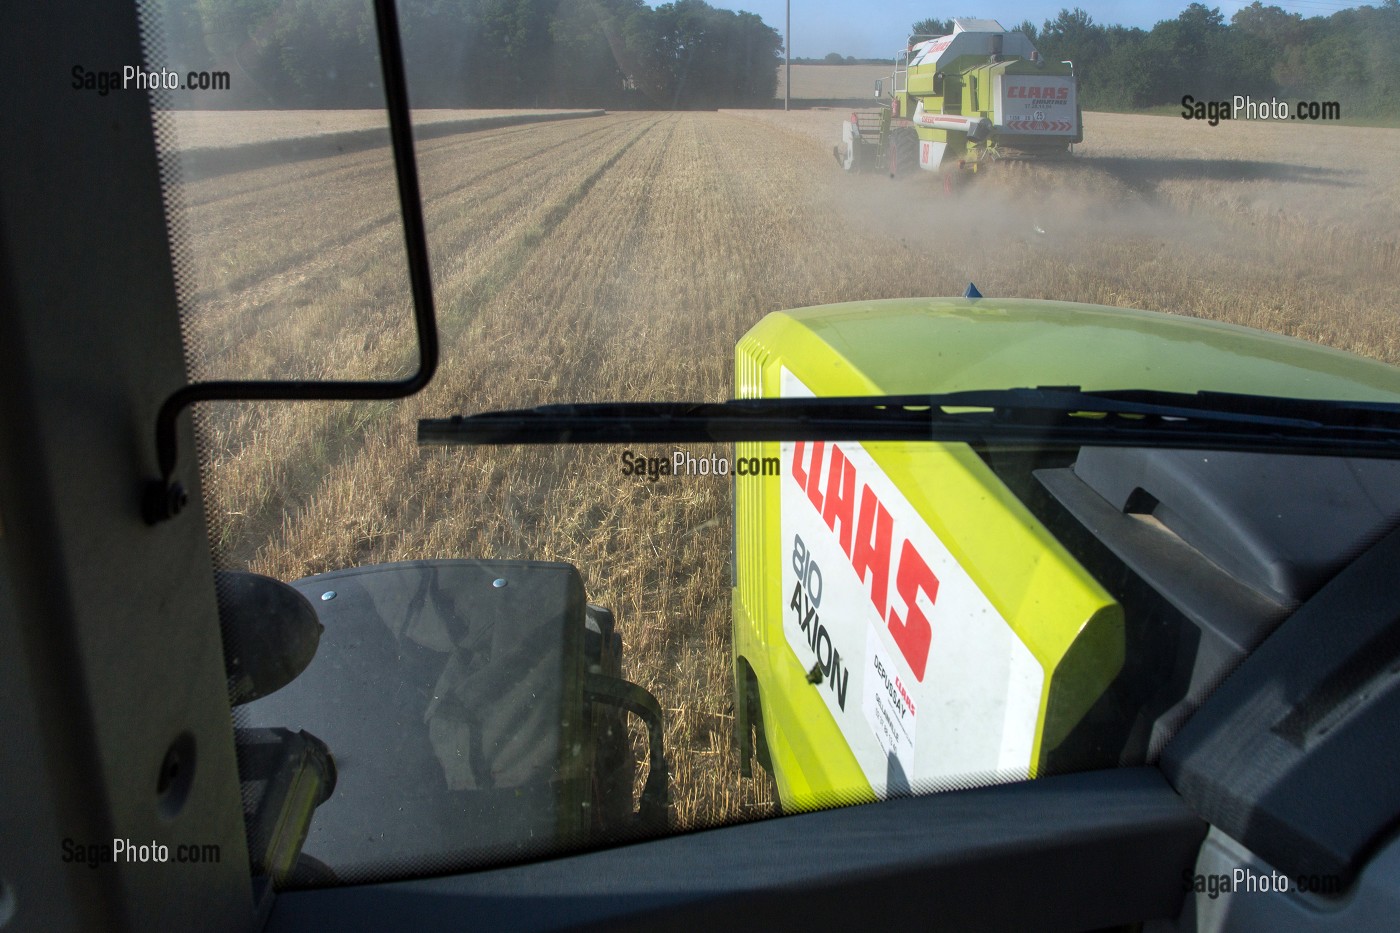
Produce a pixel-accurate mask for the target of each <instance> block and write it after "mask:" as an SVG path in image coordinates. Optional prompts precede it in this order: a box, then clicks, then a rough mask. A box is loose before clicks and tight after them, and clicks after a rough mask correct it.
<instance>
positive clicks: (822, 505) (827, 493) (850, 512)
mask: <svg viewBox="0 0 1400 933" xmlns="http://www.w3.org/2000/svg"><path fill="white" fill-rule="evenodd" d="M791 474H792V478H793V480H794V481H795V482H796V483H797V485H798V486H799V487H800V488H801V489H802V490H803V492H805V493H806V495H807V500H808V501H809V502H811V503H812V507H813V508H815V509H816V511H817V514H818V515H819V516H820V517H821V519H822V522H823V523H824V524H825V525H826V527H827V528H828V530H830V531H831V532H832V534H833V535H835V537H836V541H837V543H838V544H839V545H840V547H841V552H842V553H843V554H845V555H846V559H847V560H848V561H850V563H851V569H852V570H854V571H855V574H856V577H857V579H859V580H860V581H861V583H862V584H868V585H869V590H868V595H869V596H870V602H871V603H872V604H873V605H874V606H875V611H876V612H878V613H879V614H880V618H881V619H883V620H885V623H886V624H887V625H888V626H889V631H890V636H891V637H892V638H893V639H894V643H895V645H896V646H897V647H898V648H899V650H900V653H901V654H903V655H904V660H905V661H906V662H908V664H909V669H910V670H911V671H913V672H914V677H915V679H917V680H919V681H922V680H923V679H924V670H925V668H926V667H927V665H928V654H929V646H930V643H931V642H932V640H933V628H932V626H931V625H930V623H929V620H928V616H927V615H925V613H924V610H923V609H922V608H921V607H920V605H919V598H920V596H921V595H922V596H923V597H924V598H926V599H927V600H928V604H929V605H932V604H933V603H934V602H935V601H936V600H937V599H938V577H937V576H936V575H935V574H934V572H933V570H932V568H930V567H929V565H928V561H927V560H925V559H924V556H923V555H922V554H920V553H919V550H918V548H917V547H915V546H914V542H913V541H911V540H909V539H908V538H907V537H904V536H899V537H898V538H897V537H896V535H895V531H896V528H895V521H894V516H893V514H891V512H890V510H889V509H888V508H886V506H885V504H884V503H883V502H881V501H880V497H879V496H878V495H877V494H876V492H875V490H873V489H871V488H870V486H869V485H868V484H866V483H863V482H862V481H861V477H860V475H859V474H858V472H857V470H856V467H855V464H854V463H852V462H851V461H850V460H849V459H848V458H847V457H846V454H845V452H844V451H842V450H841V448H840V447H838V446H837V445H835V444H827V443H826V442H825V441H815V442H810V443H809V442H807V441H799V442H798V443H797V444H796V445H795V447H794V449H793V454H792V470H791ZM896 541H898V543H899V550H898V562H894V561H893V560H892V558H893V557H894V556H895V553H896V552H895V548H894V545H895V543H896ZM891 593H894V594H896V595H898V597H899V602H901V603H903V605H904V607H905V608H904V613H903V615H901V614H900V612H899V609H898V608H897V607H896V606H894V605H891V599H890V596H891Z"/></svg>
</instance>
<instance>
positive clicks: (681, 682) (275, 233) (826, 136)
mask: <svg viewBox="0 0 1400 933" xmlns="http://www.w3.org/2000/svg"><path fill="white" fill-rule="evenodd" d="M840 118H841V114H840V113H837V112H831V111H817V112H809V113H793V114H790V115H784V114H781V113H774V112H755V113H752V114H739V113H677V114H668V113H625V114H611V115H608V116H604V117H598V118H590V119H584V120H572V121H568V122H566V123H559V124H549V123H546V124H538V125H533V126H523V127H512V128H508V129H501V130H491V131H482V132H476V133H469V134H462V135H458V136H451V137H444V138H439V139H435V140H431V141H426V142H423V143H422V144H421V145H420V152H419V158H420V166H421V172H422V178H423V193H424V199H425V212H426V217H427V222H428V228H429V236H430V240H431V245H432V261H433V272H434V276H435V281H436V294H437V307H438V314H439V322H440V328H441V333H442V340H443V357H442V364H441V368H440V370H439V375H438V377H437V379H436V380H435V381H434V383H433V384H432V385H431V386H430V387H429V388H428V389H427V390H426V391H424V392H423V393H422V394H420V395H419V396H417V397H415V398H412V399H410V400H407V401H404V402H400V403H371V404H312V403H299V404H286V403H284V404H262V405H251V404H248V405H235V404H211V405H205V406H202V408H201V415H200V417H201V420H202V423H203V429H204V436H205V441H206V465H205V475H206V484H207V485H208V486H209V487H210V488H211V489H212V491H213V496H212V498H211V500H210V501H211V503H212V504H211V507H210V513H211V517H212V519H213V522H212V527H213V529H214V533H215V534H216V536H217V544H218V546H219V548H220V550H221V554H222V559H223V560H224V561H225V562H226V563H228V564H231V565H236V566H247V567H251V568H252V569H254V570H257V571H260V572H263V573H268V574H271V575H274V576H277V577H280V578H282V579H293V578H296V577H301V576H304V575H307V574H310V573H316V572H322V571H327V570H332V569H338V568H342V567H346V566H352V565H356V564H362V563H367V562H375V561H394V560H405V559H416V558H436V557H498V558H538V559H547V560H563V561H569V562H571V563H573V564H575V565H576V566H578V568H579V569H580V571H581V572H582V574H583V576H584V579H585V581H586V584H587V588H588V594H589V598H590V600H591V601H594V602H598V603H601V604H603V605H607V606H610V607H612V608H613V609H614V610H615V611H616V612H617V617H618V622H619V626H620V630H621V632H622V634H623V638H624V642H625V651H626V656H625V657H626V660H625V673H626V674H627V675H628V676H629V677H630V678H631V679H633V680H635V681H636V682H637V683H639V684H641V685H642V686H644V687H646V688H647V689H648V690H650V691H652V692H653V693H654V694H655V695H656V696H657V698H658V699H659V700H660V701H661V705H662V706H663V708H665V710H666V715H667V717H668V718H667V735H666V739H667V743H668V747H669V750H670V752H671V756H672V785H671V793H672V799H673V801H674V813H675V819H676V821H677V825H679V826H684V827H692V826H697V825H703V824H706V823H710V822H713V821H721V820H731V819H738V818H744V817H748V816H752V815H759V814H763V813H766V812H768V809H769V807H770V803H769V796H768V787H767V784H766V781H764V780H762V779H757V780H750V779H741V778H740V776H739V774H738V769H737V756H736V753H735V751H734V749H733V747H732V739H731V728H732V724H733V720H732V710H733V708H732V703H731V699H730V693H731V687H730V657H729V648H728V628H729V604H728V600H729V566H728V563H729V543H730V501H729V483H728V480H727V479H722V478H716V477H662V478H661V479H660V480H659V481H657V482H649V481H647V480H646V479H645V478H642V479H635V478H633V477H630V476H623V475H622V474H621V468H620V455H621V451H620V450H619V449H617V448H612V447H579V448H559V449H554V448H543V447H541V448H500V449H471V448H460V449H457V448H440V447H434V448H422V449H420V448H419V447H418V446H417V445H416V443H415V428H416V423H417V419H419V418H420V417H439V416H444V415H449V414H454V413H461V412H468V411H478V410H482V409H487V408H496V407H502V406H511V407H514V406H522V405H532V404H538V403H543V402H550V401H560V400H608V399H632V400H636V399H682V398H690V399H706V400H718V399H722V398H725V397H728V396H729V395H730V394H731V391H732V388H731V387H732V378H733V376H732V371H733V362H732V361H733V346H734V343H735V341H736V340H737V339H738V338H739V336H740V335H741V334H743V333H744V332H745V331H746V330H747V329H748V328H750V327H751V326H752V325H753V324H754V323H755V322H756V321H758V320H759V318H761V317H762V316H763V315H764V314H767V313H768V312H771V311H775V310H778V309H781V308H791V307H800V306H803V305H810V304H817V303H825V302H836V301H845V300H853V299H861V298H883V297H899V296H911V295H950V294H960V293H961V292H962V290H963V288H964V287H965V286H966V285H967V283H968V281H969V280H971V281H975V282H976V283H977V285H978V287H979V288H980V289H981V290H982V291H983V293H984V294H986V295H989V296H998V295H1002V296H1021V297H1032V298H1054V299H1062V300H1068V301H1085V302H1096V303H1102V304H1113V305H1123V306H1132V307H1139V308H1149V309H1155V310H1160V311H1169V312H1174V313H1178V314H1186V315H1194V316H1200V317H1210V318H1215V319H1220V320H1226V321H1233V322H1236V323H1240V324H1246V325H1252V326H1255V327H1262V328H1265V329H1268V330H1273V331H1277V332H1280V333H1285V334H1291V335H1295V336H1299V337H1303V338H1305V339H1309V340H1313V341H1318V342H1321V343H1326V344H1330V345H1333V346H1336V347H1340V348H1342V349H1345V350H1350V351H1353V352H1356V353H1360V354H1364V355H1368V356H1373V357H1377V358H1379V359H1383V360H1387V361H1390V362H1392V363H1400V307H1397V299H1396V297H1395V294H1396V293H1395V289H1394V287H1393V282H1394V278H1395V276H1396V275H1397V273H1400V255H1398V254H1397V231H1400V222H1397V221H1400V131H1393V130H1377V129H1364V130H1363V129H1348V128H1340V129H1338V128H1323V127H1300V126H1277V127H1271V126H1260V125H1246V124H1234V125H1230V126H1223V125H1222V126H1220V127H1207V126H1205V125H1204V124H1201V125H1195V124H1186V123H1184V122H1183V121H1180V120H1174V119H1172V118H1161V117H1120V116H1111V115H1098V114H1091V115H1088V116H1087V117H1086V127H1087V133H1086V137H1087V141H1086V142H1085V144H1084V145H1083V146H1081V147H1080V148H1079V151H1078V153H1077V158H1076V160H1075V161H1073V162H1071V163H1069V164H1062V165H1054V166H1048V167H1047V166H1034V167H1021V168H1008V169H1007V170H1006V171H1005V172H1004V173H1003V174H1002V175H1000V176H999V177H998V176H992V177H986V178H981V179H978V180H977V182H976V183H974V184H969V185H966V186H964V187H963V188H961V189H960V190H959V191H958V192H956V193H955V196H954V197H952V198H947V197H944V196H943V194H942V192H941V188H940V186H939V185H938V183H937V181H936V180H935V179H934V178H932V177H929V176H918V177H914V178H910V179H907V180H900V181H890V180H889V179H887V178H885V177H882V176H847V175H845V174H843V173H842V172H841V171H840V170H839V168H838V167H837V165H836V164H835V162H834V161H833V160H832V157H831V145H832V143H834V142H835V140H836V139H837V138H839V136H837V135H836V133H837V128H838V127H839V120H840ZM1338 153H1346V154H1348V156H1349V160H1350V162H1349V164H1335V162H1334V161H1329V160H1334V159H1335V156H1336V155H1337V154H1338ZM391 181H392V178H391V174H390V168H389V161H388V153H387V151H385V150H367V151H362V152H356V153H349V154H345V155H342V156H337V157H334V158H325V159H315V160H308V161H303V162H298V163H295V164H290V165H282V166H270V167H264V168H259V169H254V170H249V171H242V172H236V173H229V174H224V175H221V176H219V177H215V178H208V179H205V180H202V181H198V182H194V183H192V184H190V185H187V186H186V187H185V189H184V191H183V198H184V208H183V216H184V226H185V229H186V231H187V233H188V237H189V244H190V258H191V260H192V262H191V265H190V267H189V270H188V272H189V274H188V277H187V279H186V281H185V283H184V284H185V298H186V301H187V302H188V306H189V308H190V314H189V324H188V326H189V334H190V337H191V340H192V343H193V344H195V345H196V346H197V347H199V348H200V349H199V354H198V356H199V366H198V367H197V369H200V370H201V374H202V375H204V376H233V375H237V376H243V377H272V376H283V377H285V376H298V377H309V378H346V377H348V376H367V375H374V376H393V375H398V374H402V373H403V372H405V371H407V369H408V368H409V367H410V366H411V365H412V363H413V350H412V347H411V342H410V335H411V327H410V324H409V304H408V300H407V297H406V295H407V287H406V281H405V276H404V272H403V269H404V262H403V258H402V239H401V235H400V232H399V228H398V226H397V214H396V200H395V198H396V195H395V193H394V190H393V188H392V184H391ZM640 452H641V453H643V454H646V455H651V456H669V455H670V454H671V450H669V449H667V450H644V451H640ZM711 452H716V451H711V450H709V449H706V448H703V447H699V446H697V447H695V448H693V449H692V453H694V454H695V455H696V456H703V455H706V454H709V453H711Z"/></svg>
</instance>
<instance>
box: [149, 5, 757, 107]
mask: <svg viewBox="0 0 1400 933" xmlns="http://www.w3.org/2000/svg"><path fill="white" fill-rule="evenodd" d="M158 2H159V3H160V10H161V13H162V14H163V17H164V25H165V39H166V42H165V45H166V50H165V59H166V60H165V62H163V63H162V64H165V65H168V66H169V67H171V68H173V69H175V70H179V71H186V70H191V69H208V70H221V71H227V72H228V73H229V74H230V78H231V82H230V83H231V85H232V87H231V90H229V91H226V92H220V93H219V94H217V95H215V94H207V95H202V96H201V97H200V98H199V99H198V102H197V103H198V105H199V106H228V107H305V108H321V107H380V106H383V91H382V90H381V84H382V80H381V78H380V74H379V59H378V55H377V52H376V37H375V28H374V15H373V11H372V9H371V6H370V3H369V0H158ZM397 7H398V15H399V28H400V33H401V37H402V42H403V48H404V56H405V60H406V68H407V70H408V83H409V96H410V98H411V101H412V104H413V105H414V106H415V107H610V108H626V107H638V108H662V109H686V108H713V107H722V106H745V105H748V106H752V105H767V104H768V103H770V102H771V100H772V98H773V96H774V93H775V91H776V87H777V70H776V66H777V64H778V62H779V61H780V58H779V52H780V51H781V49H782V45H783V43H782V38H781V36H780V35H779V34H778V32H777V30H775V29H773V28H771V27H769V26H767V25H766V24H764V22H763V21H762V19H760V18H759V17H758V16H756V15H755V14H753V13H743V12H737V13H736V12H733V11H730V10H720V9H716V8H714V7H712V6H710V5H709V4H707V3H705V2H704V0H674V2H671V3H666V4H663V5H661V6H658V7H656V8H655V9H653V8H651V7H649V6H647V5H646V3H644V2H643V0H398V4H397Z"/></svg>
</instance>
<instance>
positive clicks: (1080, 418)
mask: <svg viewBox="0 0 1400 933" xmlns="http://www.w3.org/2000/svg"><path fill="white" fill-rule="evenodd" d="M777 440H793V441H797V440H810V441H815V440H832V441H839V440H864V441H943V442H959V441H960V442H967V443H976V444H985V445H991V446H1021V447H1027V446H1033V447H1047V446H1058V447H1078V446H1084V445H1093V446H1120V447H1145V446H1155V447H1173V448H1187V449H1210V450H1269V451H1274V452H1288V453H1310V454H1334V455H1367V456H1380V457H1396V458H1400V405H1396V404H1391V403H1385V402H1351V401H1332V400H1315V399H1294V398H1278V397H1272V396H1257V395H1240V394H1233V393H1223V392H1198V393H1181V392H1162V391H1155V390H1144V389H1133V390H1124V391H1110V392H1085V391H1082V390H1080V389H1079V388H1078V387H1075V386H1067V387H1061V386H1054V387H1040V388H1034V389H996V390H979V391H971V392H950V393H944V394H937V395H900V396H869V397H840V398H772V399H734V400H730V401H727V402H605V403H593V404H566V405H543V406H540V407H537V408H526V409H514V410H505V411H489V412H483V413H481V414H476V415H469V416H457V417H453V418H436V419H435V418H429V419H423V420H421V421H419V423H418V441H419V443H420V444H631V443H711V442H732V441H777Z"/></svg>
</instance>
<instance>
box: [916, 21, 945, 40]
mask: <svg viewBox="0 0 1400 933" xmlns="http://www.w3.org/2000/svg"><path fill="white" fill-rule="evenodd" d="M952 31H953V21H952V20H951V19H921V20H919V21H918V22H917V23H915V24H914V25H912V26H910V27H909V34H910V35H911V36H926V37H927V36H946V35H948V34H949V33H951V32H952Z"/></svg>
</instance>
